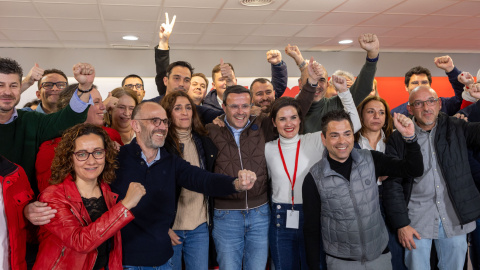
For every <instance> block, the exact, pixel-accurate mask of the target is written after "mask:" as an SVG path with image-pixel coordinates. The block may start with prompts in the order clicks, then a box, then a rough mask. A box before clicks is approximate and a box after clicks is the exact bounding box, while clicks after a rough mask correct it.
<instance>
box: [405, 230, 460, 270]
mask: <svg viewBox="0 0 480 270" xmlns="http://www.w3.org/2000/svg"><path fill="white" fill-rule="evenodd" d="M413 240H414V241H415V245H416V246H417V248H416V249H412V250H408V249H405V265H406V266H407V267H408V269H409V270H423V269H430V251H431V248H432V239H427V238H422V239H421V240H418V239H417V238H416V237H413ZM433 241H435V248H436V249H437V254H438V268H439V269H440V270H450V269H463V265H464V263H465V255H466V254H467V236H466V235H465V234H462V235H457V236H453V237H450V238H447V235H446V234H445V230H444V229H443V226H442V222H440V225H439V229H438V239H433Z"/></svg>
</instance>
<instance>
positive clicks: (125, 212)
mask: <svg viewBox="0 0 480 270" xmlns="http://www.w3.org/2000/svg"><path fill="white" fill-rule="evenodd" d="M127 211H128V210H127V209H125V210H124V211H123V214H120V215H119V216H118V217H117V219H115V221H113V222H112V224H110V225H109V226H108V227H107V228H106V229H105V231H104V232H103V233H102V234H101V235H100V237H103V236H104V235H105V234H106V233H107V232H108V230H109V229H110V228H111V227H112V226H113V225H114V224H115V223H116V222H117V221H118V220H119V219H120V218H121V217H122V215H125V217H127Z"/></svg>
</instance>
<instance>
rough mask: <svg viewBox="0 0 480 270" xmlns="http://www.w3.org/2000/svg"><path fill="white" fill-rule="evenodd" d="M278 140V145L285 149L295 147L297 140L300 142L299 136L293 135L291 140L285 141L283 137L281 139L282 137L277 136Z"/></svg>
mask: <svg viewBox="0 0 480 270" xmlns="http://www.w3.org/2000/svg"><path fill="white" fill-rule="evenodd" d="M278 139H279V140H280V144H281V145H282V147H283V146H285V147H290V146H292V147H295V148H296V147H297V143H298V140H300V135H298V133H297V135H295V136H294V137H293V138H290V139H287V138H285V137H283V136H282V135H279V136H278Z"/></svg>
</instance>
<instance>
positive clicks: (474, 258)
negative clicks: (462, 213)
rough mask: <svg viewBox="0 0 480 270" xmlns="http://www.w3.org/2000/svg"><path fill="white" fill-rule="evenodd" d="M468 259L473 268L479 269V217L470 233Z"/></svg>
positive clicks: (474, 269)
mask: <svg viewBox="0 0 480 270" xmlns="http://www.w3.org/2000/svg"><path fill="white" fill-rule="evenodd" d="M470 237H471V238H470V261H471V262H472V268H473V270H480V219H477V228H476V229H475V230H474V231H473V232H471V234H470Z"/></svg>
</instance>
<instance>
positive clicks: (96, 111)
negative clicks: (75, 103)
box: [85, 88, 105, 126]
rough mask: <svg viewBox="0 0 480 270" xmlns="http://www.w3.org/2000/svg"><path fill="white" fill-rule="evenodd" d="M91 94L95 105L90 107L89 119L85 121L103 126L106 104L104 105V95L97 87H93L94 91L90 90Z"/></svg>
mask: <svg viewBox="0 0 480 270" xmlns="http://www.w3.org/2000/svg"><path fill="white" fill-rule="evenodd" d="M90 95H91V97H92V100H93V105H91V106H90V108H88V114H87V120H86V121H85V123H90V124H94V125H97V126H103V124H104V121H103V120H104V118H103V117H104V115H105V105H103V102H102V96H101V95H100V92H98V90H97V88H93V89H92V91H90Z"/></svg>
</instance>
